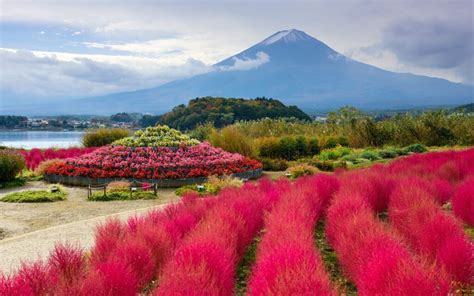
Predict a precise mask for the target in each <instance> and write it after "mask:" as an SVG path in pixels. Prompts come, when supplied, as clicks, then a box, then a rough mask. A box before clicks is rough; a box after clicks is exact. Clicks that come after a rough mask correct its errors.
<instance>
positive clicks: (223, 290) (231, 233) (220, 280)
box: [154, 180, 288, 295]
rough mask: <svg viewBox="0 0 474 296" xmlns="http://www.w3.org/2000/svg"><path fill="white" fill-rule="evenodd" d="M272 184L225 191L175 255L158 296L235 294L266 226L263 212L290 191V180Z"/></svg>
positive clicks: (162, 278) (163, 278) (262, 182)
mask: <svg viewBox="0 0 474 296" xmlns="http://www.w3.org/2000/svg"><path fill="white" fill-rule="evenodd" d="M268 182H269V181H266V180H264V181H261V182H260V183H259V184H256V185H252V184H249V183H247V184H245V185H244V187H243V189H241V190H240V189H227V190H224V191H223V192H222V193H221V194H220V197H219V201H218V204H216V205H215V206H214V207H213V208H212V209H211V210H210V211H209V213H208V214H207V215H206V217H205V218H204V219H203V220H202V221H201V222H200V223H199V225H198V226H197V227H196V228H195V229H194V231H193V232H192V233H190V234H189V235H188V236H187V237H186V239H185V241H184V242H183V243H182V244H181V245H180V247H179V248H178V249H177V250H176V252H175V254H174V256H173V258H172V260H171V261H170V262H169V264H167V266H166V267H165V269H164V270H163V274H162V277H161V279H160V283H159V287H158V289H157V290H156V291H155V292H154V294H155V295H231V294H232V292H233V289H234V285H235V283H234V277H235V271H236V267H237V263H238V262H239V259H240V258H241V257H242V255H243V253H244V251H245V249H246V248H247V246H248V245H249V244H250V243H251V241H252V239H253V237H254V236H255V235H256V234H257V232H258V231H259V230H260V229H261V227H262V226H263V213H264V211H265V210H269V209H270V208H271V206H272V204H273V203H274V202H275V201H276V200H277V199H278V198H279V196H280V195H281V193H283V192H285V191H287V190H288V182H287V181H280V182H279V183H277V184H276V185H274V186H275V187H273V186H270V185H269V184H268ZM272 187H273V188H272Z"/></svg>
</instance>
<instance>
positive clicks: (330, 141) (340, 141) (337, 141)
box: [323, 136, 349, 149]
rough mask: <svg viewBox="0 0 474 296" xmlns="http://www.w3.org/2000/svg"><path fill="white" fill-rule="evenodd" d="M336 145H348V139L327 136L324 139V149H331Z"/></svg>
mask: <svg viewBox="0 0 474 296" xmlns="http://www.w3.org/2000/svg"><path fill="white" fill-rule="evenodd" d="M337 146H344V147H347V146H349V140H348V139H347V138H346V137H343V136H340V137H329V138H327V139H326V142H325V143H324V145H323V148H324V149H331V148H335V147H337Z"/></svg>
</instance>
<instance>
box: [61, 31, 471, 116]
mask: <svg viewBox="0 0 474 296" xmlns="http://www.w3.org/2000/svg"><path fill="white" fill-rule="evenodd" d="M214 68H215V71H212V72H209V73H206V74H202V75H197V76H194V77H191V78H188V79H182V80H176V81H173V82H170V83H167V84H164V85H161V86H158V87H156V88H151V89H145V90H139V91H134V92H126V93H118V94H112V95H108V96H102V97H94V98H86V99H81V100H76V101H74V102H73V103H68V104H67V105H66V104H65V105H64V106H58V107H60V108H58V109H57V110H56V112H57V113H78V112H79V113H114V112H119V111H127V112H132V111H135V112H151V113H163V112H166V111H169V110H170V109H171V108H172V107H173V106H176V105H178V104H182V103H186V102H188V101H189V100H190V99H192V98H195V97H202V96H216V97H245V98H254V97H259V96H265V97H272V98H275V99H279V100H281V101H282V102H283V103H285V104H290V105H297V106H298V107H300V108H302V109H304V110H327V109H334V108H337V107H340V106H343V105H352V106H356V107H360V108H365V109H385V108H391V109H397V108H410V107H426V106H441V105H456V104H458V105H459V104H465V103H470V102H472V101H473V98H474V87H473V86H470V85H463V84H458V83H452V82H450V81H447V80H444V79H439V78H431V77H426V76H419V75H412V74H406V73H394V72H390V71H385V70H382V69H380V68H377V67H374V66H370V65H367V64H364V63H360V62H357V61H354V60H352V59H349V58H347V57H345V56H343V55H341V54H339V53H338V52H336V51H334V50H333V49H331V48H330V47H328V46H327V45H325V44H324V43H322V42H321V41H319V40H317V39H315V38H313V37H311V36H309V35H307V34H306V33H304V32H302V31H298V30H286V31H281V32H277V33H276V34H274V35H272V36H270V37H268V38H267V39H265V40H263V41H262V42H260V43H258V44H256V45H254V46H252V47H250V48H249V49H247V50H245V51H243V52H241V53H239V54H237V55H235V56H232V57H230V58H228V59H226V60H223V61H221V62H219V63H217V64H216V65H214Z"/></svg>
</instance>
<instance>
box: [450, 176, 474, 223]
mask: <svg viewBox="0 0 474 296" xmlns="http://www.w3.org/2000/svg"><path fill="white" fill-rule="evenodd" d="M452 205H453V211H454V214H455V215H456V216H457V217H459V218H460V219H462V220H463V221H464V222H466V223H467V224H469V225H470V226H471V227H474V175H473V176H471V177H470V178H468V179H467V180H465V181H464V183H462V184H461V185H460V186H459V188H457V190H456V193H455V194H454V196H453V197H452Z"/></svg>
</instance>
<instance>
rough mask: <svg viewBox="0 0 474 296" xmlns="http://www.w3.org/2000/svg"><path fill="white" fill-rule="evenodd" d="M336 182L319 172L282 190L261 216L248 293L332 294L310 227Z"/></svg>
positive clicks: (313, 224)
mask: <svg viewBox="0 0 474 296" xmlns="http://www.w3.org/2000/svg"><path fill="white" fill-rule="evenodd" d="M338 186H339V183H338V180H337V178H335V177H331V176H328V175H322V174H321V175H317V176H316V177H312V178H304V179H300V180H298V181H297V182H296V184H294V185H293V188H292V190H290V191H288V192H286V193H285V194H283V196H282V197H281V198H280V200H279V201H278V202H277V204H276V205H275V207H274V209H273V210H272V211H271V212H270V213H269V214H268V215H267V217H266V219H265V234H264V235H263V238H262V241H261V243H260V245H259V247H258V250H257V259H256V263H255V265H254V267H253V272H252V275H251V278H250V282H249V286H248V295H332V294H334V295H335V293H334V291H333V289H332V288H331V285H330V281H329V277H328V275H327V274H326V272H325V270H324V265H323V263H322V260H321V258H320V255H319V253H318V252H317V250H316V248H315V245H314V239H313V233H314V227H315V224H316V222H317V221H318V219H319V217H320V216H321V215H322V213H323V211H324V210H325V208H326V206H327V204H328V203H329V200H330V198H331V197H332V195H333V194H334V192H335V191H336V190H337V189H338Z"/></svg>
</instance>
